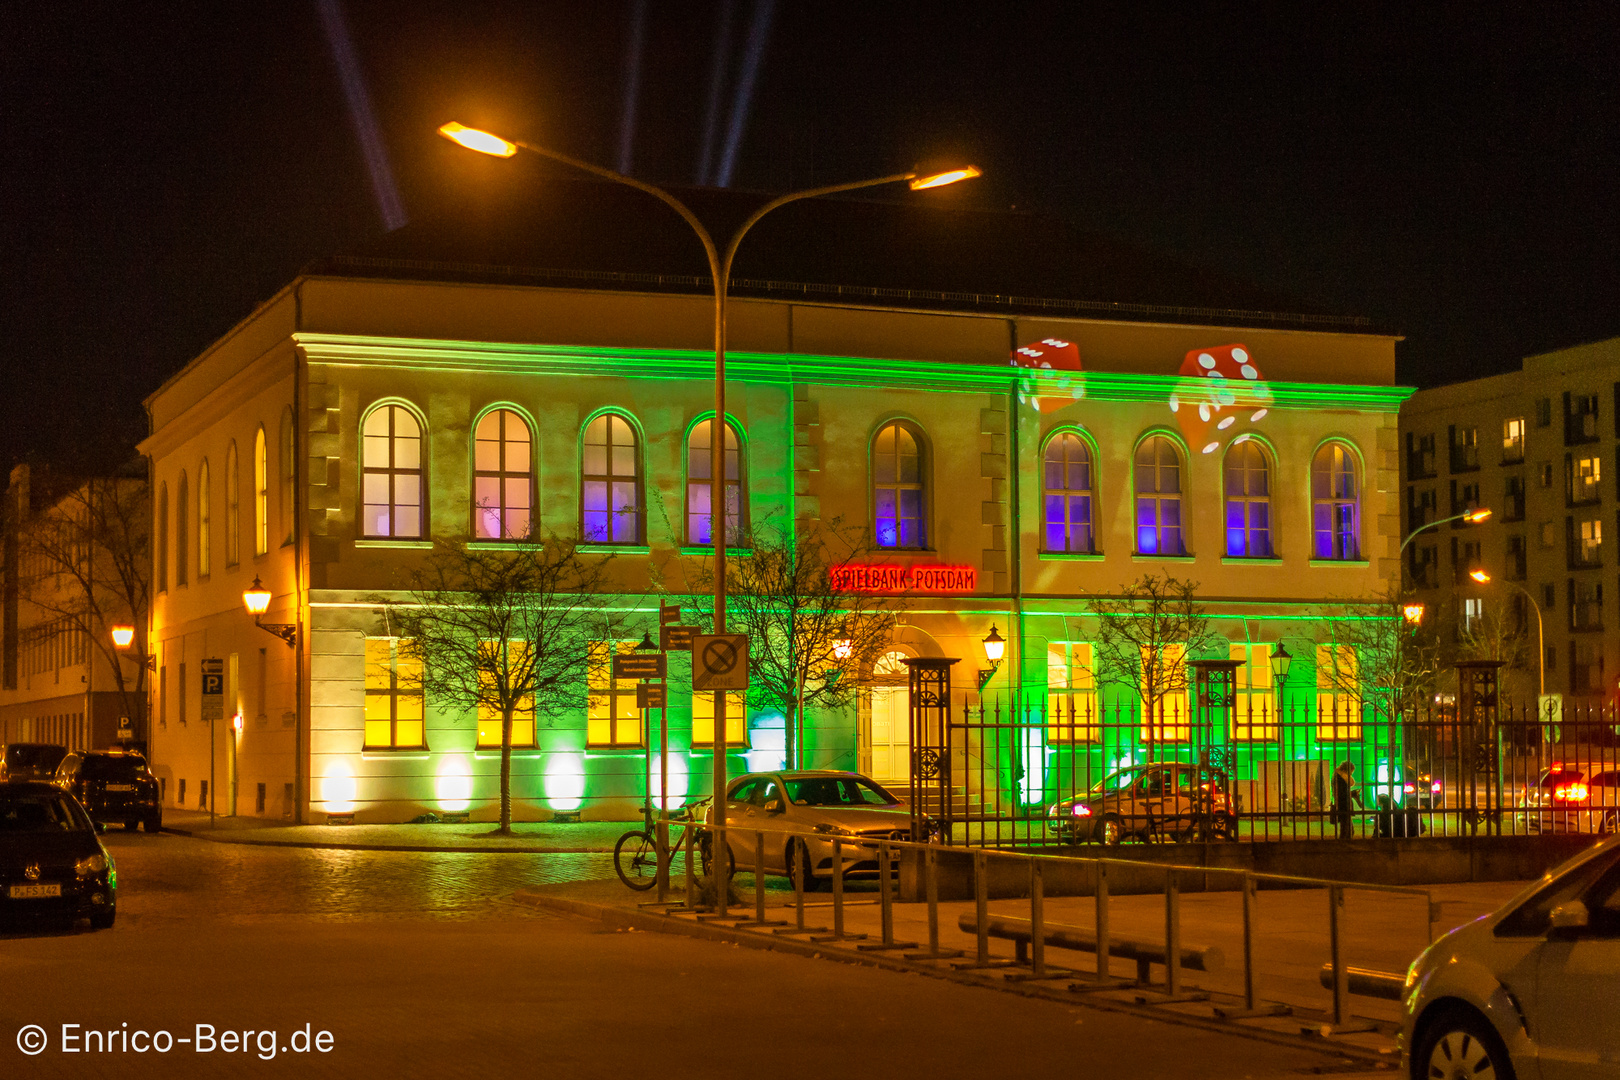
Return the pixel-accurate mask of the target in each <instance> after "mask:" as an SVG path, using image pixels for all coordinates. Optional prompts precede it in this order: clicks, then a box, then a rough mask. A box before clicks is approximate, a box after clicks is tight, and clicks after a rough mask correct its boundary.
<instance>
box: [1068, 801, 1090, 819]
mask: <svg viewBox="0 0 1620 1080" xmlns="http://www.w3.org/2000/svg"><path fill="white" fill-rule="evenodd" d="M1069 813H1071V814H1073V815H1074V816H1075V817H1090V816H1091V807H1089V806H1087V805H1086V804H1085V803H1075V804H1074V809H1073V810H1071V811H1069Z"/></svg>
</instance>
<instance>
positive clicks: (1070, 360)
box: [1012, 338, 1086, 412]
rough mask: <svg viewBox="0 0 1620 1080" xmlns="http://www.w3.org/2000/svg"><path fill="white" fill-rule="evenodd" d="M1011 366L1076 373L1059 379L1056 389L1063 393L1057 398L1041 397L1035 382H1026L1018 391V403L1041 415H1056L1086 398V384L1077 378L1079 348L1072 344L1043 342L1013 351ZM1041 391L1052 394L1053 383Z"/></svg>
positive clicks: (1054, 339) (1045, 339) (1057, 395)
mask: <svg viewBox="0 0 1620 1080" xmlns="http://www.w3.org/2000/svg"><path fill="white" fill-rule="evenodd" d="M1012 366H1013V367H1022V368H1040V369H1044V370H1049V371H1059V372H1070V371H1072V372H1075V373H1076V374H1075V375H1074V376H1073V377H1069V376H1062V377H1060V378H1058V380H1057V389H1058V390H1059V391H1060V392H1059V393H1057V394H1053V393H1050V392H1047V393H1044V394H1043V393H1040V392H1039V391H1037V389H1036V387H1035V380H1034V379H1026V380H1024V381H1023V383H1022V385H1020V386H1019V388H1018V400H1020V401H1023V402H1028V403H1031V404H1033V405H1034V406H1035V407H1036V408H1037V409H1038V410H1040V411H1041V412H1053V411H1055V410H1057V409H1061V408H1063V407H1064V406H1065V405H1072V404H1074V403H1075V402H1076V401H1079V400H1080V399H1081V398H1083V397H1085V395H1086V386H1085V382H1084V380H1082V379H1081V378H1079V374H1078V373H1079V371H1080V346H1078V345H1076V344H1075V343H1074V342H1072V341H1064V340H1062V339H1060V338H1042V339H1041V340H1040V341H1036V342H1033V343H1031V344H1029V345H1023V346H1020V347H1019V348H1017V349H1014V350H1013V354H1012ZM1042 389H1044V390H1047V391H1050V389H1051V383H1045V384H1044V385H1043V387H1042Z"/></svg>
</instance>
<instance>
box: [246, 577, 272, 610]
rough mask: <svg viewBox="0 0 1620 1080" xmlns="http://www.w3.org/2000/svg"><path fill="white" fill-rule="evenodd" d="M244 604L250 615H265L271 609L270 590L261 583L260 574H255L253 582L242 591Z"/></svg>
mask: <svg viewBox="0 0 1620 1080" xmlns="http://www.w3.org/2000/svg"><path fill="white" fill-rule="evenodd" d="M242 604H243V606H244V607H246V608H247V609H248V614H249V615H263V614H264V613H265V612H266V611H268V610H269V609H270V590H269V589H267V588H265V587H264V586H263V585H261V584H259V578H258V575H256V574H255V575H254V577H253V584H252V585H249V586H248V587H247V588H246V589H244V590H243V591H242Z"/></svg>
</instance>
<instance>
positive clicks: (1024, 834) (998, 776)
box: [912, 694, 1620, 848]
mask: <svg viewBox="0 0 1620 1080" xmlns="http://www.w3.org/2000/svg"><path fill="white" fill-rule="evenodd" d="M953 696H956V697H957V698H958V700H957V701H956V702H953V705H954V707H953V708H949V709H941V710H936V711H935V714H934V716H933V717H932V718H928V717H920V718H917V720H916V722H914V728H913V741H914V745H913V755H912V757H913V774H914V776H917V777H919V778H921V779H920V780H919V781H914V783H913V790H912V798H913V801H914V803H915V804H916V805H918V807H919V809H920V811H921V812H926V813H928V814H930V815H931V816H933V817H935V818H937V819H938V820H939V821H940V823H941V826H942V828H941V832H942V836H943V839H944V840H945V842H947V843H951V844H959V845H960V844H965V845H969V846H983V847H997V848H1016V847H1055V846H1056V847H1061V846H1069V845H1074V844H1081V843H1114V842H1135V841H1143V842H1182V841H1192V840H1207V839H1232V840H1244V841H1257V842H1267V841H1281V840H1299V839H1327V838H1378V837H1387V838H1417V837H1457V836H1472V835H1535V834H1542V833H1592V834H1597V833H1606V832H1612V831H1616V830H1617V829H1620V711H1617V710H1616V708H1615V707H1613V706H1596V705H1594V706H1591V707H1577V708H1574V709H1572V710H1571V709H1566V710H1565V711H1564V712H1563V714H1562V717H1561V718H1560V719H1559V720H1558V721H1557V722H1544V721H1543V720H1542V719H1541V718H1540V717H1539V716H1538V713H1537V711H1536V708H1535V706H1534V705H1528V704H1508V703H1503V704H1501V705H1492V706H1491V707H1490V708H1488V709H1468V708H1465V709H1463V710H1462V711H1461V712H1460V713H1459V710H1458V709H1457V708H1455V707H1452V706H1447V705H1440V706H1437V707H1435V708H1434V709H1432V710H1426V711H1420V712H1412V713H1408V714H1404V715H1386V714H1383V713H1380V712H1379V711H1378V710H1377V709H1374V708H1373V707H1371V706H1367V705H1358V706H1356V707H1354V708H1346V707H1344V706H1343V704H1342V700H1341V699H1332V698H1331V697H1330V696H1329V695H1323V699H1324V700H1321V701H1318V702H1312V703H1305V704H1301V705H1298V706H1296V707H1286V706H1285V707H1284V708H1282V709H1275V708H1273V707H1272V706H1271V704H1270V703H1269V702H1261V703H1259V704H1258V705H1256V704H1254V703H1243V702H1238V703H1236V704H1235V707H1234V708H1231V709H1226V710H1209V709H1197V708H1192V707H1187V708H1184V707H1182V706H1181V705H1180V704H1177V705H1175V706H1173V707H1161V708H1160V709H1158V710H1155V712H1154V716H1155V717H1156V719H1154V721H1153V722H1152V723H1145V722H1144V719H1143V709H1142V708H1141V706H1140V705H1139V704H1136V703H1133V704H1131V705H1122V706H1112V705H1104V706H1099V705H1098V704H1097V702H1096V699H1095V697H1094V696H1093V695H1078V694H1051V695H1049V696H1048V697H1047V698H1046V699H1045V700H1044V701H1038V702H1035V703H1028V702H1026V703H1023V704H1014V703H1012V702H1009V701H1007V700H1005V699H997V698H981V697H979V696H977V695H973V694H958V695H953ZM1345 766H1348V768H1349V776H1350V779H1349V781H1348V783H1346V782H1344V781H1337V780H1336V776H1335V774H1336V773H1340V772H1341V771H1342V770H1343V769H1344V768H1345ZM1347 788H1348V790H1349V793H1350V797H1349V799H1344V798H1343V797H1342V796H1343V795H1344V793H1345V791H1346V789H1347Z"/></svg>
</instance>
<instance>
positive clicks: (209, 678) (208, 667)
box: [199, 659, 225, 724]
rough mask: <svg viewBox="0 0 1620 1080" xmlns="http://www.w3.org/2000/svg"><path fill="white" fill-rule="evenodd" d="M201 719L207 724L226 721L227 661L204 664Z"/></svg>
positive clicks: (204, 662) (209, 660)
mask: <svg viewBox="0 0 1620 1080" xmlns="http://www.w3.org/2000/svg"><path fill="white" fill-rule="evenodd" d="M199 718H200V719H201V720H202V722H203V723H205V724H211V723H213V722H214V721H215V720H223V719H225V661H223V660H219V659H208V660H204V661H203V662H202V712H201V713H200V714H199Z"/></svg>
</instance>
